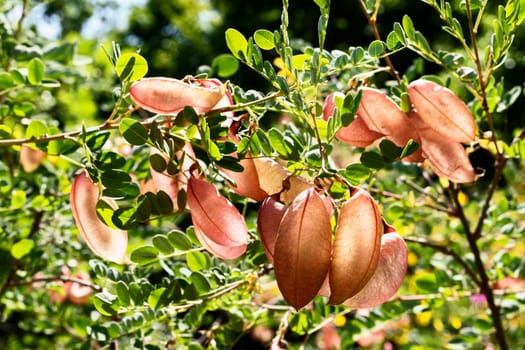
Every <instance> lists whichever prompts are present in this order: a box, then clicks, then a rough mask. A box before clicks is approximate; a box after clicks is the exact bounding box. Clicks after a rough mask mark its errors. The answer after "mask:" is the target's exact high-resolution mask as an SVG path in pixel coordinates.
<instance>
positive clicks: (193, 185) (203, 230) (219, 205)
mask: <svg viewBox="0 0 525 350" xmlns="http://www.w3.org/2000/svg"><path fill="white" fill-rule="evenodd" d="M187 196H188V207H189V208H190V214H191V218H192V221H193V226H194V227H195V232H196V233H197V237H198V238H199V237H200V238H199V240H200V242H201V243H202V245H203V246H204V247H205V248H207V249H208V250H209V251H210V252H211V253H212V254H215V255H217V256H219V257H222V258H226V257H227V258H228V259H234V258H235V257H237V256H240V255H241V254H242V253H244V250H245V249H246V244H247V240H248V228H247V226H246V223H245V222H244V218H243V217H242V215H241V214H240V213H239V212H238V211H237V209H236V208H235V207H234V206H233V204H232V203H230V202H229V201H228V200H227V199H226V198H225V197H223V196H222V195H220V194H219V191H217V189H216V188H215V187H214V186H213V185H212V184H210V183H208V182H206V181H204V180H200V179H198V178H197V177H196V176H194V175H192V176H191V177H190V179H189V181H188V191H187ZM221 247H222V248H224V249H222V250H221Z"/></svg>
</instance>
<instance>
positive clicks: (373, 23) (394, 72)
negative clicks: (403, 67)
mask: <svg viewBox="0 0 525 350" xmlns="http://www.w3.org/2000/svg"><path fill="white" fill-rule="evenodd" d="M359 5H360V6H361V10H362V12H363V14H364V15H365V17H366V20H367V21H368V23H369V24H370V27H372V32H373V33H374V37H375V38H376V40H380V41H382V39H381V34H379V30H378V29H377V23H376V21H377V10H378V2H376V5H375V8H374V13H373V15H372V16H370V14H369V13H368V10H367V8H366V4H365V2H364V1H363V0H359ZM383 59H384V60H385V62H386V64H387V65H388V67H390V73H391V74H392V76H393V77H394V78H395V79H396V80H397V81H398V82H401V77H400V76H399V73H398V72H397V70H396V68H395V67H394V64H393V63H392V60H390V57H389V56H388V55H385V56H384V57H383Z"/></svg>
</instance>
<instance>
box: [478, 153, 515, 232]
mask: <svg viewBox="0 0 525 350" xmlns="http://www.w3.org/2000/svg"><path fill="white" fill-rule="evenodd" d="M506 163H507V159H506V158H505V157H504V156H502V155H498V156H497V157H496V162H495V164H494V167H495V168H496V172H495V174H494V177H493V178H492V182H491V183H490V187H489V190H488V192H487V197H486V198H485V203H483V207H482V208H481V212H480V214H479V219H478V223H477V225H476V228H475V229H474V232H473V233H472V235H473V238H474V239H476V240H477V239H479V238H481V231H482V230H483V223H484V222H485V219H486V217H487V213H488V211H489V208H490V203H491V201H492V197H493V196H494V193H495V192H496V188H497V187H498V183H499V181H500V179H501V176H502V175H503V170H504V169H505V165H506Z"/></svg>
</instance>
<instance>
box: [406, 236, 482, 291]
mask: <svg viewBox="0 0 525 350" xmlns="http://www.w3.org/2000/svg"><path fill="white" fill-rule="evenodd" d="M403 239H404V240H405V241H407V242H410V243H417V244H419V245H422V246H425V247H430V248H432V249H435V250H437V251H438V252H440V253H443V254H445V255H448V256H450V257H452V258H453V259H454V260H455V261H456V262H457V263H458V264H460V265H461V267H463V268H464V269H465V272H466V273H467V275H469V276H470V278H471V279H472V280H473V281H474V283H475V284H476V286H479V285H480V283H481V282H480V280H479V277H478V276H477V275H476V273H475V272H474V271H473V270H472V269H471V268H470V266H469V265H468V264H467V263H466V262H465V261H464V260H463V259H462V258H461V256H460V255H459V254H458V253H456V252H455V251H454V250H452V249H451V248H449V247H448V246H445V245H442V244H439V243H436V242H431V241H428V240H425V239H422V238H417V237H403Z"/></svg>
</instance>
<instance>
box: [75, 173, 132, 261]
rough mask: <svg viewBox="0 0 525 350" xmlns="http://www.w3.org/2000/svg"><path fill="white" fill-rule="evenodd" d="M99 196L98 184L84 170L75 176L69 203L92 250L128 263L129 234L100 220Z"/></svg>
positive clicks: (109, 258)
mask: <svg viewBox="0 0 525 350" xmlns="http://www.w3.org/2000/svg"><path fill="white" fill-rule="evenodd" d="M98 195H99V190H98V186H97V185H96V184H94V183H93V182H92V181H91V179H90V178H89V177H88V176H87V175H86V173H85V172H82V173H81V174H79V175H78V176H77V177H76V178H75V179H74V181H73V185H72V187H71V193H70V203H71V209H72V210H73V218H74V219H75V222H76V224H77V227H78V229H79V231H80V235H81V236H82V238H83V239H84V241H85V242H86V244H87V245H88V247H89V248H90V249H91V251H92V252H93V253H95V254H96V255H98V256H99V257H101V258H103V259H106V260H109V261H113V262H116V263H119V264H123V263H127V262H128V259H127V257H126V249H127V247H128V233H127V231H123V230H118V229H113V228H110V227H108V226H106V225H105V224H104V223H103V222H102V221H101V220H100V219H99V217H98V214H97V202H98V199H99V198H98ZM110 204H111V203H110Z"/></svg>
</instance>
